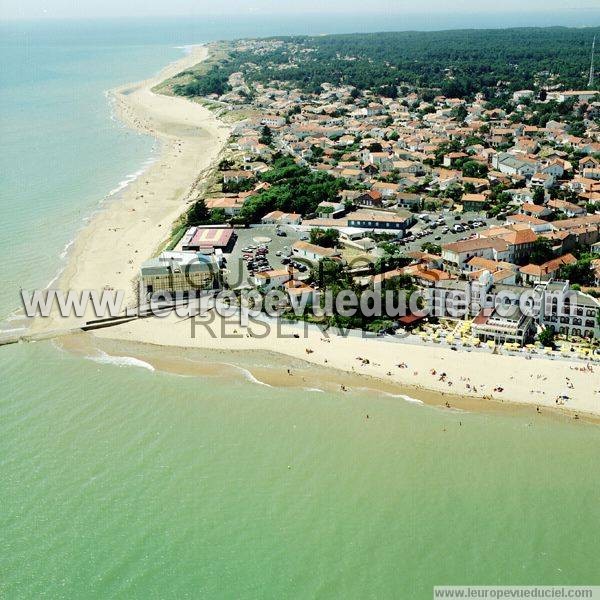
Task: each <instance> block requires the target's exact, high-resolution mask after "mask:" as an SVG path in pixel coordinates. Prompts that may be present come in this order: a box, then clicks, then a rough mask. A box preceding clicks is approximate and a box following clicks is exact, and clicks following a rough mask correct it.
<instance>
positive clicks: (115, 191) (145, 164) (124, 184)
mask: <svg viewBox="0 0 600 600" xmlns="http://www.w3.org/2000/svg"><path fill="white" fill-rule="evenodd" d="M152 152H154V148H153V149H152ZM155 162H156V157H155V156H151V157H150V158H148V159H146V160H145V161H144V162H143V163H142V166H141V167H140V168H139V169H138V170H137V171H134V172H133V173H130V174H129V175H126V176H125V178H124V179H122V180H121V181H119V183H118V184H117V186H116V187H115V188H114V189H112V190H111V191H110V192H108V194H107V196H106V198H104V200H107V199H108V198H112V197H113V196H115V195H116V194H118V193H119V192H122V191H123V190H124V189H125V188H126V187H127V186H128V185H130V184H131V183H133V182H134V181H135V180H136V179H137V178H138V177H141V176H142V175H143V174H144V173H145V172H146V171H147V170H148V169H149V168H150V167H151V166H152V165H153V164H154V163H155ZM104 200H103V201H104Z"/></svg>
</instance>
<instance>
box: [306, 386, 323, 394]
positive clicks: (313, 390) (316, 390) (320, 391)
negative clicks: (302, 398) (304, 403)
mask: <svg viewBox="0 0 600 600" xmlns="http://www.w3.org/2000/svg"><path fill="white" fill-rule="evenodd" d="M304 391H305V392H318V393H320V394H324V393H325V390H322V389H321V388H310V387H309V388H304Z"/></svg>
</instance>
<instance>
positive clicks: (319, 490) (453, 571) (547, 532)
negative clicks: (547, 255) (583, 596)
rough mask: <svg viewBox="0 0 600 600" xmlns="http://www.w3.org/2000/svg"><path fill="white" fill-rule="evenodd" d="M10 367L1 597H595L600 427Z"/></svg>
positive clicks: (100, 369)
mask: <svg viewBox="0 0 600 600" xmlns="http://www.w3.org/2000/svg"><path fill="white" fill-rule="evenodd" d="M12 353H13V355H12V358H11V360H10V361H7V360H6V358H7V356H8V355H7V354H6V353H2V354H0V368H1V369H2V373H3V383H4V386H3V388H4V390H5V392H6V391H8V392H9V393H8V394H6V393H5V394H3V397H2V399H1V401H0V414H1V415H2V430H3V435H2V436H1V438H0V457H1V459H0V460H1V466H0V468H1V473H2V486H1V488H0V505H1V506H2V516H1V522H2V542H1V547H2V563H3V568H2V578H1V583H0V591H1V593H0V595H2V596H3V597H7V598H34V597H52V598H75V597H79V598H81V597H127V598H134V597H135V598H153V597H156V598H159V597H160V598H199V597H203V598H291V597H294V598H311V597H312V598H392V597H402V598H430V597H431V587H432V586H433V585H435V584H444V583H446V584H464V583H473V584H475V583H479V584H481V583H486V584H493V583H498V584H501V583H508V582H510V583H519V584H528V583H529V584H535V583H540V582H543V583H545V584H564V583H571V584H587V583H594V582H595V583H599V575H598V573H600V557H599V555H598V552H597V547H598V546H597V540H598V538H599V536H600V503H599V502H598V499H599V497H600V482H599V480H598V477H597V473H598V469H597V457H598V456H599V454H600V429H598V427H597V426H593V425H587V424H585V423H570V422H567V421H564V422H563V421H560V420H555V419H546V418H544V417H541V418H535V417H534V416H532V417H531V418H530V417H523V416H514V415H510V414H508V413H507V415H506V416H498V415H494V416H486V415H481V414H472V413H471V414H469V413H459V412H457V413H452V412H448V411H445V410H440V409H436V408H431V407H427V406H418V405H413V404H409V403H406V402H404V401H402V400H400V399H398V398H391V397H390V398H387V397H376V396H373V395H370V396H368V395H365V394H342V393H340V394H327V393H317V392H313V393H310V392H307V391H301V390H280V389H276V388H268V387H265V386H262V385H257V384H251V383H248V382H247V381H245V380H244V379H242V378H240V379H239V380H237V381H232V380H228V381H227V380H224V379H220V378H218V377H216V378H215V377H212V378H196V377H181V376H176V375H170V374H165V373H159V372H151V371H149V370H147V369H144V368H135V367H131V366H117V365H111V364H100V363H95V362H92V361H82V360H81V359H80V358H77V357H74V356H72V355H69V354H66V353H63V352H59V351H57V350H56V349H54V348H52V347H50V346H49V345H48V344H36V345H32V346H19V347H16V348H13V349H12ZM15 353H16V355H17V357H18V358H20V359H22V360H23V361H27V362H29V363H30V364H32V365H35V369H34V370H33V374H32V376H31V377H29V378H28V379H27V380H26V381H24V380H23V377H22V372H21V370H20V369H19V368H16V367H14V365H15V364H16V363H15V361H14V358H15V356H14V354H15ZM48 373H52V377H51V378H50V377H48V376H47V374H48ZM131 390H135V393H131ZM366 414H369V419H366Z"/></svg>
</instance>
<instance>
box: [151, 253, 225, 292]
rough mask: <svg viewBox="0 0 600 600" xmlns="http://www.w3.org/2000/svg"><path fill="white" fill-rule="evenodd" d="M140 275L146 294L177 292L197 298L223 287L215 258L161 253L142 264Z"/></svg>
mask: <svg viewBox="0 0 600 600" xmlns="http://www.w3.org/2000/svg"><path fill="white" fill-rule="evenodd" d="M140 275H141V279H142V290H143V293H144V294H146V295H152V294H157V293H158V294H160V293H171V294H174V293H178V292H179V293H183V294H184V295H186V296H190V295H195V296H197V295H199V294H200V293H201V292H203V291H208V290H215V289H220V288H221V286H222V277H221V266H220V264H219V260H218V259H217V257H215V256H214V255H212V256H208V255H205V254H200V253H195V252H163V253H162V254H160V255H159V256H157V257H156V258H151V259H150V260H147V261H146V262H144V263H143V264H142V267H141V272H140Z"/></svg>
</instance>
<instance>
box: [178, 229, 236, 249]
mask: <svg viewBox="0 0 600 600" xmlns="http://www.w3.org/2000/svg"><path fill="white" fill-rule="evenodd" d="M232 235H233V229H216V228H215V229H212V228H210V227H204V228H203V227H198V228H197V229H196V231H195V232H194V235H193V237H192V239H191V240H190V241H189V242H188V244H187V245H188V246H195V247H197V248H219V247H225V246H227V244H229V241H230V240H231V236H232Z"/></svg>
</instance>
